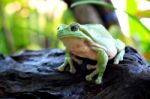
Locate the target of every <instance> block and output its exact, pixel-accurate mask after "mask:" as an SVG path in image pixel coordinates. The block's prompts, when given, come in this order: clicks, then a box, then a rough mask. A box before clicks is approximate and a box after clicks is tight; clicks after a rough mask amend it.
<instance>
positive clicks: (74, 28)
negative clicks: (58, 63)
mask: <svg viewBox="0 0 150 99" xmlns="http://www.w3.org/2000/svg"><path fill="white" fill-rule="evenodd" d="M70 29H71V31H77V30H78V26H77V25H72V26H70Z"/></svg>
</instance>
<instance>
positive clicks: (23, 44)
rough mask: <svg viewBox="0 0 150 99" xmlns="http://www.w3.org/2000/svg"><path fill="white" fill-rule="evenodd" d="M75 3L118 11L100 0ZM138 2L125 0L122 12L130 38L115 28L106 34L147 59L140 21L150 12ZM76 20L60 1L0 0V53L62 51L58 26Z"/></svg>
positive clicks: (149, 44)
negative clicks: (131, 47)
mask: <svg viewBox="0 0 150 99" xmlns="http://www.w3.org/2000/svg"><path fill="white" fill-rule="evenodd" d="M78 1H79V2H77V3H74V4H73V5H72V6H78V5H81V4H85V3H89V4H98V5H100V6H104V7H107V8H110V9H114V10H116V9H117V10H118V8H115V7H114V6H112V5H110V4H108V3H106V2H102V1H100V0H78ZM114 1H115V0H112V2H114ZM139 1H142V0H125V2H126V9H124V10H123V11H122V12H123V13H126V15H127V16H128V19H127V21H128V28H129V33H130V34H129V36H125V35H124V34H123V32H122V31H121V29H120V27H118V26H111V27H110V28H109V31H110V32H111V33H112V35H114V36H115V37H118V38H120V39H122V40H123V41H124V42H126V44H127V45H131V46H134V47H135V48H137V49H138V50H139V51H140V52H142V53H143V54H144V55H145V57H146V58H147V59H148V60H150V30H149V29H150V28H148V27H146V26H145V25H144V24H143V23H142V21H141V19H142V18H150V9H147V10H140V9H139V7H138V6H139V5H138V4H139ZM147 2H149V1H147ZM118 5H119V4H118ZM75 21H76V20H75V17H74V15H73V14H72V11H71V10H70V9H69V8H68V6H67V4H66V3H64V2H63V1H62V0H38V1H37V0H13V1H12V0H0V53H5V54H10V53H11V54H12V53H15V52H17V51H20V50H23V49H34V50H38V49H42V48H56V47H57V48H58V47H59V48H62V47H63V45H62V43H61V42H60V41H59V40H58V39H57V27H58V25H59V24H61V23H64V24H70V23H73V22H75ZM124 27H126V26H125V25H124Z"/></svg>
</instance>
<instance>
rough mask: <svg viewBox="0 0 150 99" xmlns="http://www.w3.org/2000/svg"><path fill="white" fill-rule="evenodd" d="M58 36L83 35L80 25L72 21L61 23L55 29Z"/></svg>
mask: <svg viewBox="0 0 150 99" xmlns="http://www.w3.org/2000/svg"><path fill="white" fill-rule="evenodd" d="M57 32H58V34H57V36H58V38H66V37H80V38H82V37H83V35H82V34H83V33H82V31H81V30H80V25H79V24H78V23H73V24H70V25H65V24H61V25H60V26H59V27H58V30H57Z"/></svg>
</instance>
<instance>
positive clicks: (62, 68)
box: [56, 66, 64, 72]
mask: <svg viewBox="0 0 150 99" xmlns="http://www.w3.org/2000/svg"><path fill="white" fill-rule="evenodd" d="M56 70H58V71H60V72H63V71H64V67H63V66H59V67H57V68H56Z"/></svg>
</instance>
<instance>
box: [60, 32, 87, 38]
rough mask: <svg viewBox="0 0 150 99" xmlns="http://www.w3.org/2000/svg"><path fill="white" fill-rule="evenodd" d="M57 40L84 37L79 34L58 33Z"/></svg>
mask: <svg viewBox="0 0 150 99" xmlns="http://www.w3.org/2000/svg"><path fill="white" fill-rule="evenodd" d="M58 37H59V38H66V37H75V38H84V36H83V35H82V34H81V33H74V32H73V33H69V34H67V33H59V34H58Z"/></svg>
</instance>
